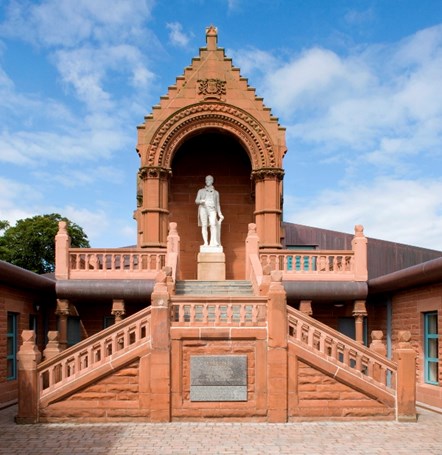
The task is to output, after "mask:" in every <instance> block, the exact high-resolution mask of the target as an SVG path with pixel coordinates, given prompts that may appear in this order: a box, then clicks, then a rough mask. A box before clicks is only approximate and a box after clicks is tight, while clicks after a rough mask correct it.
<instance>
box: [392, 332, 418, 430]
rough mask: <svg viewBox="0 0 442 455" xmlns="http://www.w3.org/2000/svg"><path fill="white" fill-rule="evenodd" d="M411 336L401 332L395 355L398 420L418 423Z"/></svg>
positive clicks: (414, 360) (414, 365) (408, 333)
mask: <svg viewBox="0 0 442 455" xmlns="http://www.w3.org/2000/svg"><path fill="white" fill-rule="evenodd" d="M410 340H411V334H410V332H409V331H408V330H399V332H398V345H397V348H396V349H395V351H394V354H393V360H394V361H395V362H396V363H397V378H396V388H397V390H396V396H397V398H396V399H397V405H396V408H397V420H399V421H400V422H415V421H416V351H415V350H414V349H413V348H412V347H411V343H410Z"/></svg>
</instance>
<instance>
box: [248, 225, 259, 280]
mask: <svg viewBox="0 0 442 455" xmlns="http://www.w3.org/2000/svg"><path fill="white" fill-rule="evenodd" d="M248 228H249V230H248V232H247V237H246V275H245V276H246V280H248V279H250V274H251V268H252V264H251V262H250V256H258V257H259V237H258V234H257V232H256V224H255V223H249V225H248Z"/></svg>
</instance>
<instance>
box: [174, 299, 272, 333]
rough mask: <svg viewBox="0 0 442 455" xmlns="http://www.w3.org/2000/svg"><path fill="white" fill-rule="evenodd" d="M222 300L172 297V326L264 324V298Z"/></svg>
mask: <svg viewBox="0 0 442 455" xmlns="http://www.w3.org/2000/svg"><path fill="white" fill-rule="evenodd" d="M227 300H228V301H226V299H224V301H213V300H205V301H199V302H198V301H192V302H189V301H188V300H187V299H186V300H182V301H179V298H178V297H174V298H173V299H172V323H171V325H172V326H253V327H258V326H265V325H266V299H259V300H257V301H253V302H251V301H250V299H242V298H233V297H231V298H229V299H227Z"/></svg>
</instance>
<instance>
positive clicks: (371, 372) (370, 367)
mask: <svg viewBox="0 0 442 455" xmlns="http://www.w3.org/2000/svg"><path fill="white" fill-rule="evenodd" d="M367 376H368V377H370V378H374V379H376V378H375V364H374V362H373V360H371V359H368V362H367ZM376 381H378V382H380V381H379V380H378V379H376Z"/></svg>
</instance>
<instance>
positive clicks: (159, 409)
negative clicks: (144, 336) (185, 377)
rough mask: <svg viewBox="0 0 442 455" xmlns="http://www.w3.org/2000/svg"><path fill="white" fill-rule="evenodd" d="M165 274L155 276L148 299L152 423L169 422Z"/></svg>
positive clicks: (167, 327) (168, 356)
mask: <svg viewBox="0 0 442 455" xmlns="http://www.w3.org/2000/svg"><path fill="white" fill-rule="evenodd" d="M166 281H167V275H166V273H165V272H163V271H161V272H159V274H158V277H157V282H156V284H155V286H154V289H153V292H152V297H151V302H152V304H151V308H152V312H151V348H152V350H151V355H150V367H149V371H150V413H151V414H150V415H151V421H152V422H170V420H171V412H170V406H171V403H170V395H171V389H170V386H171V379H170V369H171V366H170V308H169V293H168V291H167V283H166Z"/></svg>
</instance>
